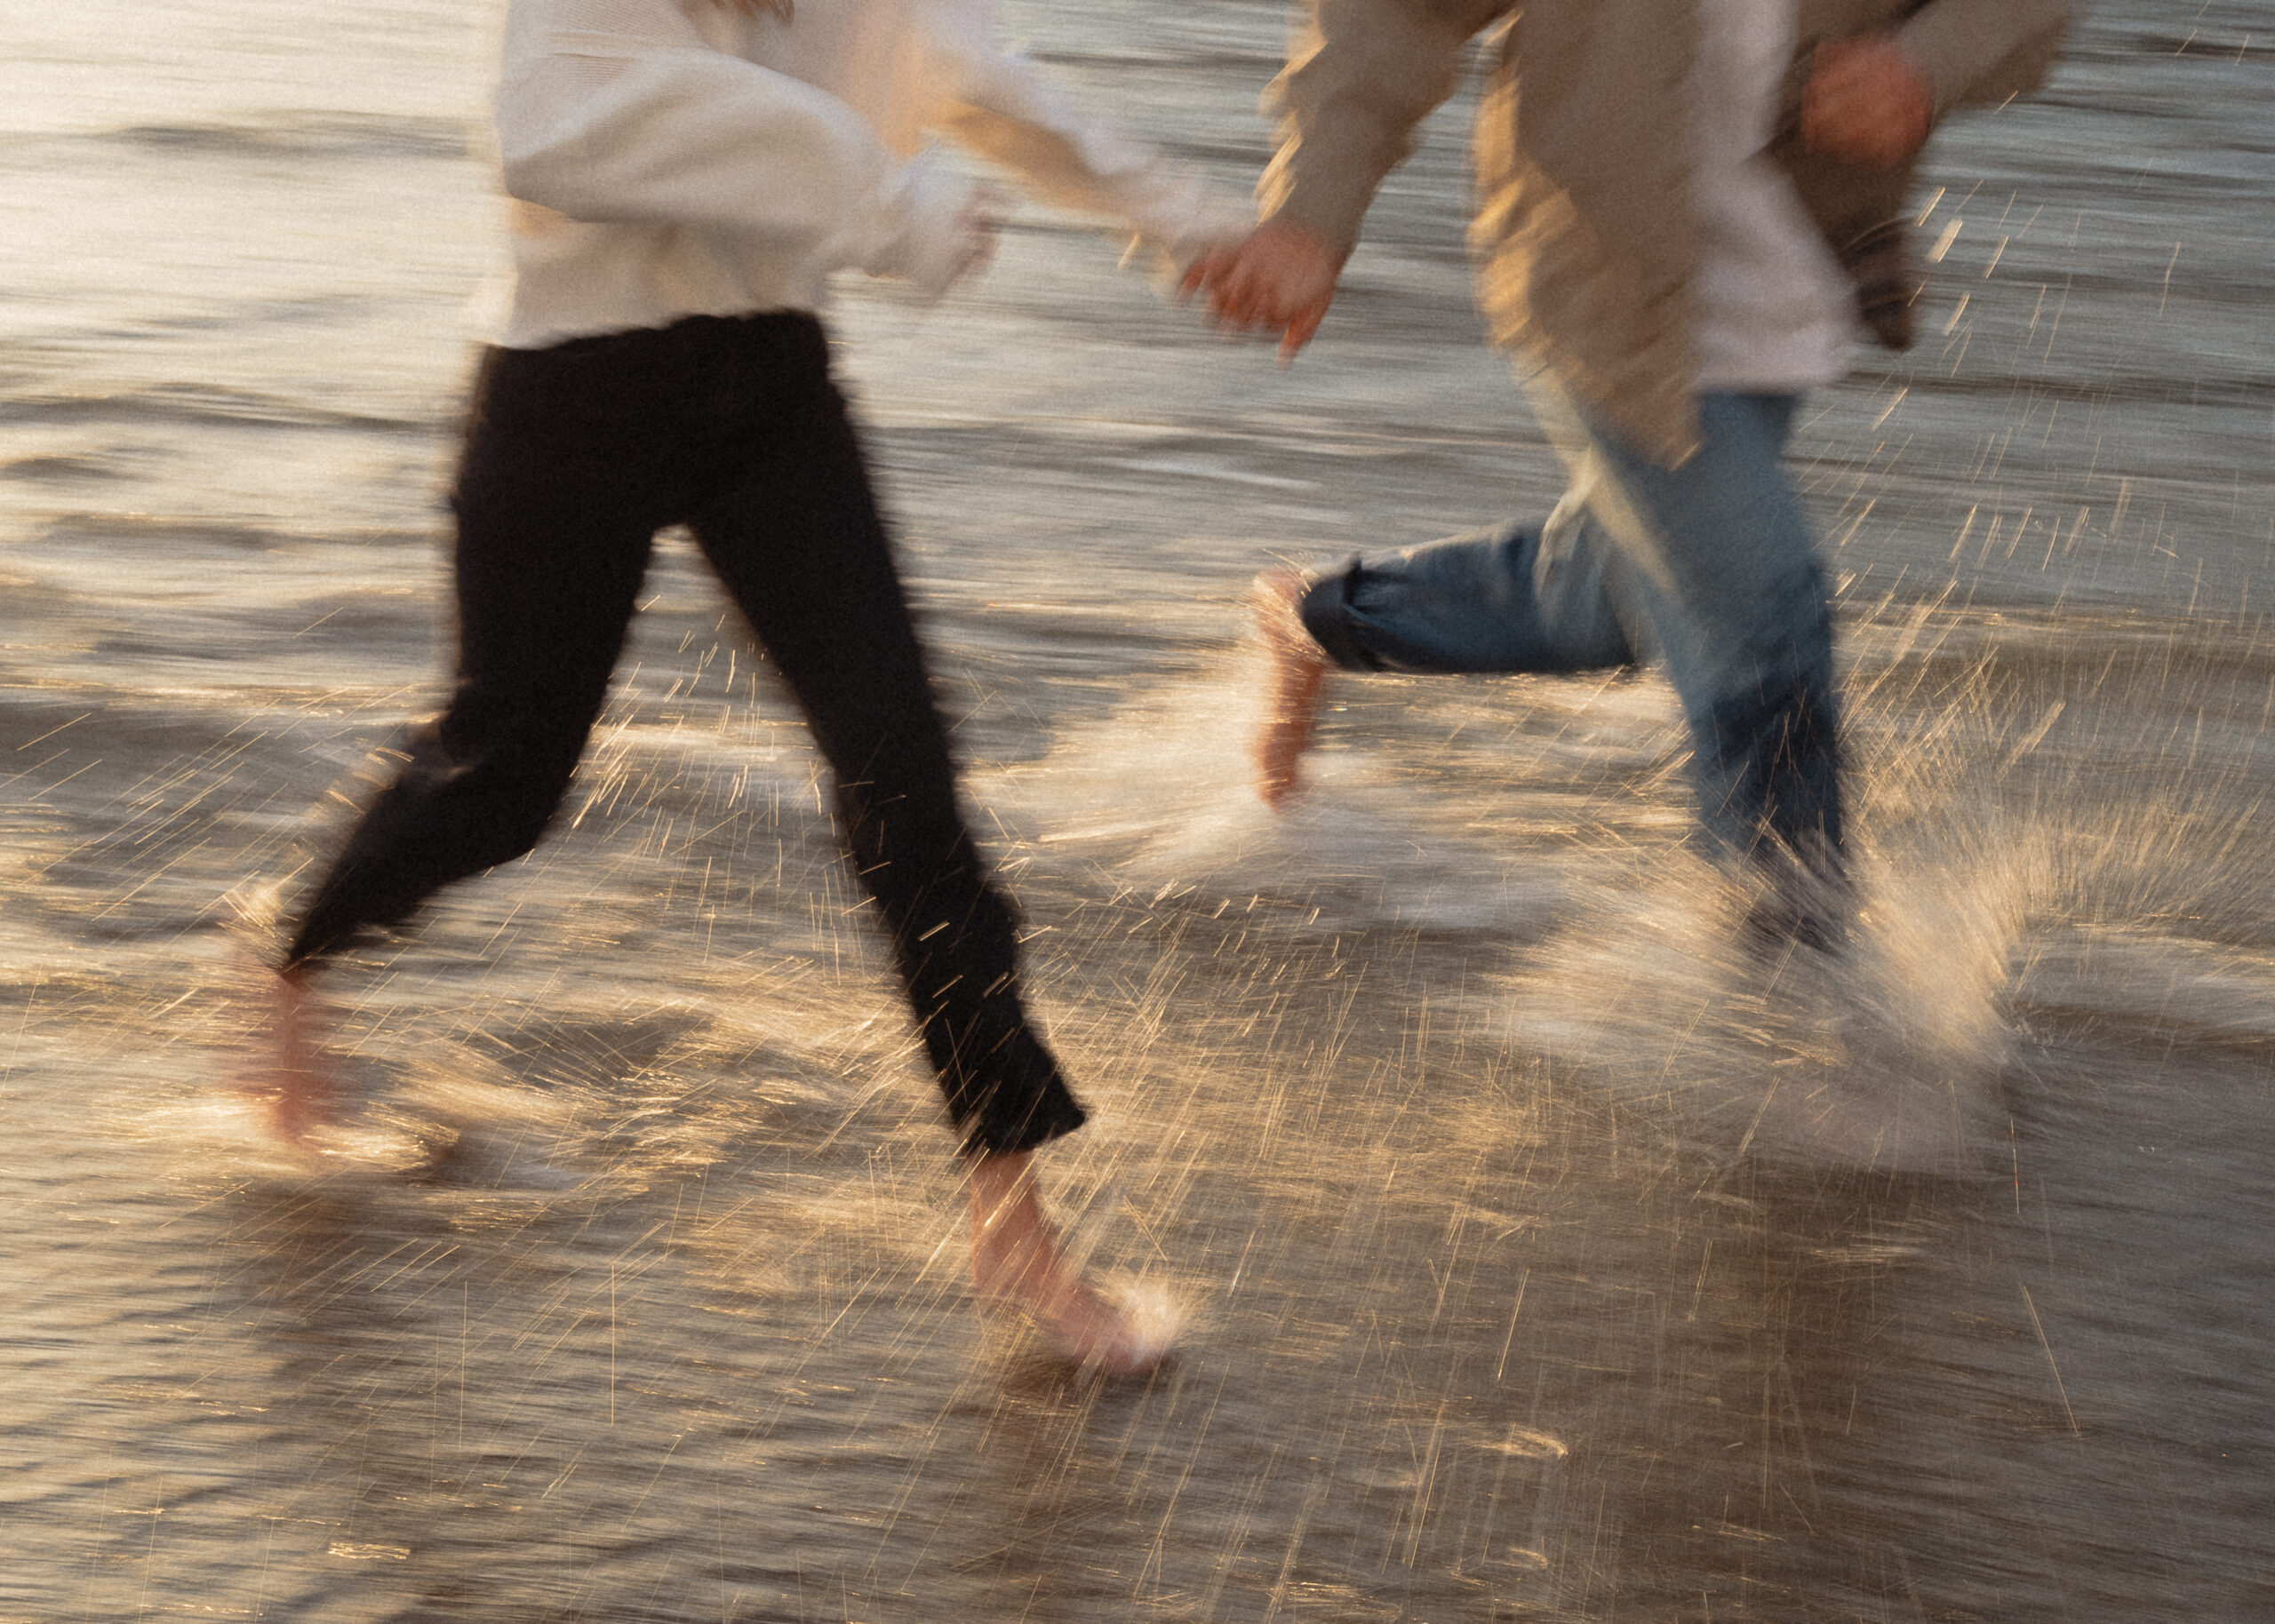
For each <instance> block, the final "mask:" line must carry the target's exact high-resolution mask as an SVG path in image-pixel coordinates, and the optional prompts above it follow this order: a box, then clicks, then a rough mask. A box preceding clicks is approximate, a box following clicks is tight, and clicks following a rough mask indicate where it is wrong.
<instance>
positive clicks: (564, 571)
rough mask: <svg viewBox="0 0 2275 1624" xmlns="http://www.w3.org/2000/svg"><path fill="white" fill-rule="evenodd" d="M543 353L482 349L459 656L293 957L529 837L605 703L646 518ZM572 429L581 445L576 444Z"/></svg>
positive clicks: (466, 478) (620, 467)
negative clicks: (446, 692)
mask: <svg viewBox="0 0 2275 1624" xmlns="http://www.w3.org/2000/svg"><path fill="white" fill-rule="evenodd" d="M593 381H594V380H593V379H591V378H584V377H581V376H580V377H572V378H563V367H562V366H561V364H560V358H559V357H558V356H556V355H555V354H554V353H552V352H547V351H537V352H522V351H512V350H500V351H493V352H491V354H489V355H488V356H486V357H485V359H484V362H483V370H482V375H481V377H480V378H479V380H478V382H477V384H476V387H475V400H474V403H473V407H472V409H471V412H470V416H469V422H468V429H467V444H466V449H465V452H464V455H463V458H462V459H461V462H460V466H459V477H458V481H457V484H456V487H455V489H454V490H453V491H452V494H451V506H452V508H453V509H454V511H455V513H456V514H457V519H458V532H457V540H456V545H455V547H454V550H453V554H452V569H453V578H454V583H455V586H456V593H457V606H458V668H457V677H456V681H455V683H454V685H453V687H452V689H451V698H450V703H449V705H448V706H447V707H446V708H445V710H444V711H443V714H442V715H441V716H439V717H437V718H436V719H435V720H433V721H432V722H429V723H427V724H426V725H425V726H423V727H420V728H417V729H416V730H414V731H413V732H412V733H411V736H410V737H409V738H408V740H406V741H405V743H404V744H403V747H402V751H401V760H400V764H399V765H398V766H397V767H396V768H395V772H394V775H393V776H392V778H391V779H390V780H389V781H388V782H387V784H386V785H385V786H384V787H383V788H382V789H381V790H380V791H379V793H378V794H377V795H376V796H375V797H374V798H373V799H372V800H371V803H370V805H369V806H368V808H366V809H365V811H364V813H363V816H362V818H361V819H360V821H359V822H358V823H357V824H356V825H355V830H354V832H352V833H351V834H350V835H349V836H348V838H347V842H346V844H345V845H344V846H343V847H342V848H341V849H340V851H339V855H338V856H336V857H335V858H334V859H333V860H332V862H331V865H330V867H329V869H328V870H327V871H326V872H325V874H324V877H323V880H321V881H320V882H319V883H318V885H317V886H316V888H315V892H314V894H313V896H311V897H310V899H309V901H308V903H307V907H306V908H305V910H304V911H303V912H302V914H301V917H300V919H299V925H298V927H297V928H296V929H295V930H294V932H293V934H292V936H291V943H290V945H289V946H288V947H287V949H286V951H285V958H284V962H285V965H286V966H287V967H292V966H297V965H299V964H302V963H304V962H306V961H307V960H309V959H316V958H320V957H322V956H323V954H325V953H326V952H328V951H331V950H332V949H334V948H336V947H338V946H339V945H340V944H341V943H344V942H346V941H347V939H348V938H349V937H350V936H351V935H354V934H355V932H356V931H357V930H358V929H360V928H362V927H365V926H371V925H396V924H400V923H402V922H403V920H404V919H408V918H409V917H410V916H411V913H412V912H414V911H415V910H416V909H417V907H418V906H419V904H420V903H421V902H423V901H424V900H425V899H426V898H427V896H431V895H432V894H433V893H434V892H435V891H437V890H439V889H440V888H443V886H445V885H448V884H450V883H451V881H453V880H460V879H463V878H465V877H466V876H467V875H469V874H474V873H477V872H480V871H482V870H483V869H486V868H491V867H493V866H495V865H496V864H500V863H504V862H507V861H508V860H510V859H512V858H514V857H517V856H522V855H523V853H525V852H527V851H529V850H530V849H531V848H532V847H534V846H535V845H536V844H537V841H538V839H539V836H540V835H541V834H542V833H543V832H544V830H545V826H546V824H547V822H549V821H550V820H551V818H552V816H553V813H554V809H555V808H556V807H557V806H558V805H559V804H560V801H561V797H562V794H563V792H564V791H565V790H566V789H567V788H568V784H569V779H570V776H571V773H572V771H573V770H574V769H575V768H576V764H577V759H578V757H579V755H580V754H582V752H583V750H584V744H585V736H586V735H587V732H588V731H590V729H591V727H592V724H593V720H594V718H595V716H597V715H598V714H599V712H600V707H601V705H602V702H603V699H604V698H605V697H606V696H607V692H608V681H609V675H610V673H611V672H612V671H613V670H614V669H615V665H616V659H617V655H618V653H619V650H620V649H621V648H622V646H623V641H624V633H625V627H626V625H627V623H628V622H629V620H630V618H631V614H632V605H633V600H634V597H635V593H637V591H638V589H639V585H640V579H641V577H642V575H643V573H644V571H645V569H646V568H647V561H648V551H649V545H650V535H651V531H652V529H654V527H655V525H656V524H657V522H658V521H659V513H658V512H657V509H656V502H657V496H656V493H655V492H653V491H652V490H641V489H638V488H637V487H636V486H633V487H630V488H627V481H626V474H625V458H624V448H623V447H622V446H620V445H619V444H616V443H613V442H612V438H611V436H609V435H607V434H604V433H595V432H594V430H593V426H592V424H591V421H590V419H589V418H587V419H586V420H585V421H583V422H581V423H580V422H579V421H578V418H577V416H576V410H575V409H576V406H577V404H578V403H577V402H569V401H564V400H563V399H562V398H561V396H562V394H563V391H564V390H565V389H577V390H579V391H582V390H586V389H589V388H590V387H592V386H593ZM579 442H582V443H579Z"/></svg>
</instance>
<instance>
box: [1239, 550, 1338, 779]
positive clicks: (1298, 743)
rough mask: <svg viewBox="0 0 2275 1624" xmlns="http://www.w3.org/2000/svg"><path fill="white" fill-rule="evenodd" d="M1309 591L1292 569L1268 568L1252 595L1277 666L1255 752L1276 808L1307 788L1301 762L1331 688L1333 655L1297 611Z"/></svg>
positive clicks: (1268, 682)
mask: <svg viewBox="0 0 2275 1624" xmlns="http://www.w3.org/2000/svg"><path fill="white" fill-rule="evenodd" d="M1303 595H1304V577H1302V576H1300V575H1297V573H1296V572H1295V571H1294V570H1292V569H1267V570H1265V572H1264V573H1263V574H1262V575H1260V576H1258V577H1256V584H1255V585H1254V586H1253V587H1252V588H1251V589H1250V590H1249V612H1250V614H1251V615H1252V616H1253V617H1254V618H1255V621H1256V634H1257V639H1258V640H1259V641H1261V642H1262V643H1263V644H1264V656H1265V659H1266V660H1267V661H1269V662H1270V664H1271V669H1270V671H1268V672H1267V673H1265V679H1264V681H1265V695H1264V720H1263V724H1262V726H1260V727H1259V728H1257V734H1256V736H1255V738H1254V739H1253V740H1251V741H1250V742H1249V754H1250V755H1251V756H1252V757H1253V758H1254V759H1255V761H1256V792H1257V794H1259V795H1261V796H1263V797H1264V804H1265V806H1267V807H1271V808H1274V809H1275V810H1276V809H1277V808H1279V807H1280V805H1281V803H1282V802H1283V801H1285V800H1287V799H1288V798H1289V796H1291V795H1293V794H1294V793H1295V792H1297V791H1298V790H1300V789H1302V788H1303V787H1304V781H1303V776H1302V775H1301V774H1300V773H1299V772H1297V765H1296V764H1297V761H1299V760H1301V759H1302V757H1303V753H1304V752H1305V750H1307V749H1308V748H1310V746H1311V742H1312V728H1313V724H1315V723H1316V722H1317V721H1318V720H1319V700H1320V694H1321V691H1322V690H1323V689H1325V688H1326V686H1327V665H1328V662H1327V655H1326V653H1325V652H1324V651H1323V650H1322V649H1321V648H1320V646H1319V644H1318V643H1317V642H1315V641H1313V639H1312V634H1311V633H1309V632H1306V631H1305V630H1304V623H1303V619H1302V617H1300V616H1299V615H1297V612H1296V603H1297V600H1298V599H1300V598H1301V597H1302V596H1303Z"/></svg>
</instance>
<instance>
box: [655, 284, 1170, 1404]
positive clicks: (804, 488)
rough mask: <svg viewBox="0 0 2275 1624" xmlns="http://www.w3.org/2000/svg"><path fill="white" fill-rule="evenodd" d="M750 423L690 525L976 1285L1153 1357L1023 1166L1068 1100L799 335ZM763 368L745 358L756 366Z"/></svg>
mask: <svg viewBox="0 0 2275 1624" xmlns="http://www.w3.org/2000/svg"><path fill="white" fill-rule="evenodd" d="M753 331H754V378H753V381H752V383H751V385H750V394H751V396H752V403H753V427H754V432H753V434H752V435H751V437H750V438H749V440H748V441H747V442H745V443H743V444H741V445H739V446H737V447H735V448H733V450H732V452H731V463H732V466H733V470H734V473H733V478H732V482H731V483H729V484H728V485H726V486H725V488H722V489H721V490H718V491H717V492H716V493H715V494H714V495H712V496H711V497H710V498H708V499H707V500H706V501H705V502H704V503H703V504H702V505H701V506H699V507H698V509H697V510H696V512H695V513H693V514H692V515H691V517H690V528H691V529H693V530H694V532H695V535H696V537H697V539H698V542H699V543H700V544H701V545H702V547H703V549H704V552H705V553H706V556H707V557H708V558H709V560H710V561H711V564H712V566H713V568H714V569H716V570H717V571H718V573H719V577H720V578H721V580H722V582H723V583H724V584H725V585H726V587H727V589H728V591H729V593H730V594H731V595H732V596H733V598H734V600H735V601H736V604H737V605H738V608H740V609H741V610H742V612H743V614H744V616H745V617H746V618H747V619H748V620H749V622H750V625H751V628H752V630H753V631H754V633H756V635H757V637H758V641H759V642H760V644H761V645H762V647H763V648H764V649H765V650H766V652H767V655H768V656H769V657H770V658H771V659H772V660H773V662H774V664H775V665H776V667H777V669H778V670H779V671H780V672H781V673H782V675H783V677H784V679H785V680H786V681H787V682H788V683H789V685H790V688H791V689H792V691H793V692H794V694H795V695H796V696H797V698H798V701H799V704H800V705H801V706H802V708H803V709H804V711H805V713H806V717H807V720H809V722H810V724H811V726H812V728H813V733H814V738H815V742H816V744H818V746H819V747H820V749H821V752H822V753H823V755H824V756H825V758H826V760H828V762H829V765H830V768H831V770H832V772H833V774H834V777H835V780H836V785H837V800H838V808H839V816H840V819H841V824H842V829H841V832H842V836H843V838H844V840H845V843H846V846H847V848H848V853H849V856H850V858H851V860H852V864H853V868H854V871H855V872H856V874H857V875H858V878H859V880H860V882H861V884H862V886H863V887H864V888H866V890H867V891H868V892H869V894H870V895H871V896H873V897H874V898H875V899H876V901H877V903H878V905H879V907H880V909H881V911H882V913H883V915H884V922H885V927H886V929H887V931H888V933H889V935H890V940H891V944H892V951H893V957H894V961H895V963H896V965H897V967H898V969H899V971H900V975H901V980H902V983H903V985H904V987H905V988H906V992H907V997H908V1000H909V1004H910V1007H911V1008H912V1010H913V1011H914V1015H915V1017H916V1019H917V1022H918V1023H919V1028H920V1031H921V1032H922V1039H923V1042H924V1046H925V1050H926V1053H927V1054H928V1055H929V1056H930V1060H931V1063H932V1065H933V1068H934V1070H935V1071H936V1072H937V1074H938V1079H939V1083H940V1088H941V1092H942V1093H943V1095H945V1096H946V1101H947V1106H948V1111H949V1114H950V1116H951V1118H953V1119H954V1123H955V1125H956V1126H957V1128H958V1129H959V1130H960V1131H961V1132H962V1134H963V1143H964V1149H965V1150H966V1151H967V1152H968V1153H970V1154H971V1155H972V1157H973V1158H974V1160H973V1166H972V1171H971V1174H970V1192H971V1198H972V1230H973V1233H972V1251H973V1269H974V1274H975V1277H976V1278H977V1280H978V1285H979V1287H980V1289H981V1290H982V1291H983V1293H986V1294H989V1295H991V1296H998V1297H1003V1298H1008V1299H1010V1300H1011V1301H1012V1302H1016V1303H1017V1304H1018V1305H1019V1306H1020V1307H1022V1308H1025V1309H1026V1310H1029V1311H1031V1312H1033V1313H1034V1314H1035V1315H1036V1316H1037V1317H1038V1318H1040V1319H1042V1321H1043V1323H1044V1324H1045V1325H1048V1326H1050V1328H1051V1329H1052V1330H1053V1331H1054V1332H1055V1333H1058V1335H1059V1336H1060V1337H1061V1339H1062V1340H1063V1341H1066V1343H1067V1344H1068V1346H1069V1347H1070V1348H1071V1349H1073V1350H1074V1352H1076V1353H1077V1354H1078V1355H1079V1356H1080V1357H1084V1358H1086V1359H1089V1360H1091V1361H1094V1362H1097V1363H1099V1364H1101V1365H1105V1366H1106V1367H1108V1368H1111V1369H1115V1370H1121V1371H1132V1370H1137V1369H1140V1368H1143V1367H1144V1366H1145V1365H1149V1364H1151V1363H1152V1362H1153V1359H1154V1358H1156V1357H1159V1352H1160V1349H1149V1348H1147V1347H1145V1345H1144V1342H1143V1341H1142V1339H1141V1338H1140V1337H1139V1335H1138V1332H1137V1331H1136V1329H1135V1327H1134V1326H1133V1325H1131V1324H1130V1322H1129V1321H1128V1319H1127V1318H1126V1317H1125V1316H1124V1315H1122V1313H1121V1312H1120V1310H1117V1309H1115V1308H1114V1305H1113V1304H1111V1303H1110V1302H1106V1300H1105V1299H1104V1298H1103V1297H1101V1296H1099V1295H1098V1294H1097V1293H1096V1292H1095V1291H1093V1290H1092V1289H1091V1288H1090V1286H1088V1285H1087V1284H1086V1283H1085V1282H1084V1281H1083V1280H1082V1277H1081V1275H1080V1273H1079V1271H1078V1270H1076V1269H1075V1268H1074V1265H1073V1263H1072V1262H1071V1261H1070V1260H1069V1259H1068V1258H1067V1257H1066V1254H1065V1253H1064V1251H1063V1250H1062V1249H1061V1247H1060V1246H1059V1245H1058V1240H1057V1238H1056V1237H1055V1236H1054V1235H1053V1233H1052V1231H1051V1230H1050V1224H1049V1222H1047V1220H1046V1219H1045V1217H1044V1214H1043V1211H1042V1205H1041V1203H1040V1201H1039V1199H1038V1198H1037V1197H1036V1195H1035V1191H1034V1183H1033V1179H1032V1176H1031V1174H1030V1171H1029V1159H1028V1158H1029V1155H1030V1153H1031V1152H1032V1151H1033V1150H1034V1149H1035V1148H1036V1147H1038V1146H1040V1145H1042V1144H1043V1143H1045V1142H1049V1141H1050V1140H1052V1139H1055V1138H1057V1137H1058V1136H1060V1135H1061V1134H1067V1133H1071V1132H1072V1131H1073V1130H1074V1129H1075V1128H1076V1127H1078V1126H1081V1125H1082V1119H1083V1114H1082V1107H1081V1106H1080V1105H1079V1104H1077V1103H1075V1100H1074V1095H1072V1094H1071V1093H1070V1092H1069V1091H1068V1089H1067V1087H1066V1082H1065V1080H1064V1079H1063V1078H1062V1077H1061V1075H1060V1073H1059V1070H1058V1062H1057V1060H1056V1059H1055V1058H1054V1057H1053V1055H1051V1053H1050V1049H1049V1047H1047V1046H1046V1045H1045V1044H1044V1043H1043V1041H1042V1038H1041V1037H1040V1035H1039V1034H1037V1033H1036V1031H1034V1027H1033V1025H1032V1024H1031V1023H1030V1022H1029V1021H1028V1019H1027V1016H1026V1011H1025V1009H1024V1007H1022V1004H1021V1001H1020V997H1019V990H1018V980H1017V963H1016V960H1017V949H1018V930H1017V921H1016V919H1015V916H1014V915H1013V913H1012V911H1011V908H1010V904H1009V903H1008V902H1007V901H1006V900H1005V899H1004V897H1003V896H1002V894H1001V893H1000V892H998V891H997V890H996V889H995V888H994V885H993V884H992V883H991V881H990V880H989V878H988V875H987V872H986V866H985V864H984V863H983V862H982V860H981V858H980V856H979V853H978V848H976V847H975V846H974V844H973V842H972V840H971V836H970V832H969V831H968V830H967V829H966V827H965V824H964V821H963V817H962V812H961V810H960V809H959V808H958V806H957V804H956V783H955V769H954V763H953V760H952V759H951V757H950V754H949V751H948V744H947V735H946V729H945V728H944V727H943V726H942V725H941V721H940V718H939V713H938V708H937V706H936V705H935V702H934V698H933V694H932V689H931V684H930V679H929V677H928V676H927V674H926V671H925V665H924V658H923V652H922V649H921V648H920V646H919V644H918V641H917V638H916V633H915V629H914V625H913V624H912V622H911V620H910V618H909V614H908V609H907V605H906V600H905V598H904V596H903V593H902V590H901V585H900V578H899V574H898V569H897V568H896V567H895V564H894V561H893V557H892V552H891V547H890V541H889V539H888V537H887V536H886V534H885V530H884V527H883V524H882V521H881V519H880V517H879V515H878V513H877V509H876V506H875V503H874V498H873V495H872V492H871V490H870V485H869V479H868V474H867V470H866V466H864V463H863V460H862V457H861V452H860V448H859V445H858V441H857V439H856V437H855V434H854V431H853V427H852V425H851V424H850V421H849V420H848V418H847V416H846V413H845V409H844V402H843V401H842V398H841V397H840V396H839V394H838V393H837V390H836V388H835V386H834V385H833V384H832V383H831V382H830V379H829V376H828V370H827V349H826V340H825V338H824V337H823V335H822V333H821V330H820V329H819V327H818V324H816V323H813V322H810V321H804V320H800V319H794V318H782V319H778V320H770V321H769V322H765V323H761V324H754V328H753ZM760 361H762V362H763V363H764V364H763V365H759V364H757V362H760Z"/></svg>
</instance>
